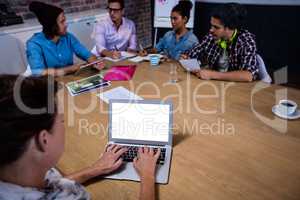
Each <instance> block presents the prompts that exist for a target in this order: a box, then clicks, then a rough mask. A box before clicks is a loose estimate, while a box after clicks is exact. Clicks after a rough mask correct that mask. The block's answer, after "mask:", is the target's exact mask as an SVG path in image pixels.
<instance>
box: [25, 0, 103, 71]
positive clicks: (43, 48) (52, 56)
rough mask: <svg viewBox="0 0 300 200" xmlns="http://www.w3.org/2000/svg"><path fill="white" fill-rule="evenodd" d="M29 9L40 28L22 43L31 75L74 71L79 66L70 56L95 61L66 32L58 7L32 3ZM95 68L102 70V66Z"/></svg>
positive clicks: (62, 16)
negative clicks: (24, 45) (25, 47)
mask: <svg viewBox="0 0 300 200" xmlns="http://www.w3.org/2000/svg"><path fill="white" fill-rule="evenodd" d="M29 10H30V11H32V12H34V13H35V15H36V16H37V18H38V20H39V22H40V23H41V25H42V26H43V32H40V33H36V34H34V35H33V36H32V37H31V38H30V39H29V40H28V41H27V44H26V46H27V50H26V54H27V60H28V63H29V65H30V68H31V71H32V74H34V75H48V74H49V75H55V76H57V75H65V74H69V73H73V72H76V71H77V70H78V69H79V68H80V65H79V64H74V63H73V54H75V55H76V56H78V57H79V58H80V59H82V60H85V61H87V62H89V63H90V62H94V61H96V60H97V58H96V57H95V56H94V55H92V54H91V53H90V52H89V51H88V50H87V49H86V48H85V47H84V46H83V45H82V44H81V43H80V42H79V41H78V40H77V39H76V38H75V37H74V36H73V35H72V34H70V33H68V32H67V25H66V17H65V15H64V12H63V10H62V9H61V8H58V7H55V6H52V5H48V4H45V3H42V2H35V1H34V2H32V3H31V4H30V5H29ZM97 68H98V69H101V68H103V63H101V64H100V65H98V66H97Z"/></svg>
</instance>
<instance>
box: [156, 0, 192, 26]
mask: <svg viewBox="0 0 300 200" xmlns="http://www.w3.org/2000/svg"><path fill="white" fill-rule="evenodd" d="M190 1H191V2H192V3H193V8H192V10H191V16H190V20H189V22H188V23H187V25H186V26H187V27H188V28H193V27H194V15H195V0H190ZM178 2H179V0H155V3H154V27H155V28H172V25H171V19H170V15H171V11H172V8H173V7H174V6H176V5H177V4H178Z"/></svg>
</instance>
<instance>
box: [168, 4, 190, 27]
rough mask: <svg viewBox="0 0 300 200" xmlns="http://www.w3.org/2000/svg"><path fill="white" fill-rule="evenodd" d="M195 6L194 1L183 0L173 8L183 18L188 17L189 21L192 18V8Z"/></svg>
mask: <svg viewBox="0 0 300 200" xmlns="http://www.w3.org/2000/svg"><path fill="white" fill-rule="evenodd" d="M192 8H193V3H192V2H191V1H189V0H181V1H179V2H178V4H177V5H176V6H174V8H173V9H172V12H177V13H178V14H179V15H181V16H182V17H183V18H184V17H186V18H187V21H186V23H187V22H188V21H189V19H190V13H191V9H192Z"/></svg>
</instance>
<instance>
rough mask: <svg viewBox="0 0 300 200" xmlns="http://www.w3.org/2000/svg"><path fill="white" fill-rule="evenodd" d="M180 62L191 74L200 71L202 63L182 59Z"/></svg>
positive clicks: (195, 60)
mask: <svg viewBox="0 0 300 200" xmlns="http://www.w3.org/2000/svg"><path fill="white" fill-rule="evenodd" d="M179 62H180V64H181V65H182V66H183V67H184V68H185V69H186V70H187V71H189V72H190V71H197V70H200V62H199V61H198V60H197V59H186V60H183V59H182V60H179Z"/></svg>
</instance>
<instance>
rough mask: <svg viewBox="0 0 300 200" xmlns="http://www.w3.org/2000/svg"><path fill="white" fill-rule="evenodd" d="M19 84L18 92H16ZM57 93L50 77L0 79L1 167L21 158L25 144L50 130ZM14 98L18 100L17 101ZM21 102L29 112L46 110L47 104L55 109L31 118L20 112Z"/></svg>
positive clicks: (2, 76)
mask: <svg viewBox="0 0 300 200" xmlns="http://www.w3.org/2000/svg"><path fill="white" fill-rule="evenodd" d="M20 80H22V82H21V84H20V88H19V92H16V85H17V84H18V83H20V82H19V81H20ZM49 86H51V87H49ZM49 88H52V89H51V92H49V90H48V89H49ZM57 91H58V84H57V82H56V81H55V80H54V78H52V77H27V78H25V77H20V76H19V77H18V76H16V75H0V130H1V132H0V167H3V166H6V165H8V164H10V163H12V162H14V161H16V160H17V159H18V158H20V157H21V156H22V155H23V153H24V152H25V151H26V149H27V146H28V141H29V140H30V139H31V138H32V137H34V136H35V135H37V134H38V133H39V132H40V131H42V130H48V131H50V130H51V129H52V127H53V124H54V121H55V117H56V114H57V108H56V107H57V106H56V101H55V99H56V98H55V96H56V93H57ZM16 95H19V97H20V100H16ZM20 101H22V103H23V104H24V105H25V106H26V107H27V108H31V109H39V108H49V103H50V104H53V105H54V109H53V110H52V111H50V110H49V109H47V110H46V111H45V112H43V113H40V114H32V113H28V112H26V111H24V109H21V107H20Z"/></svg>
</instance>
